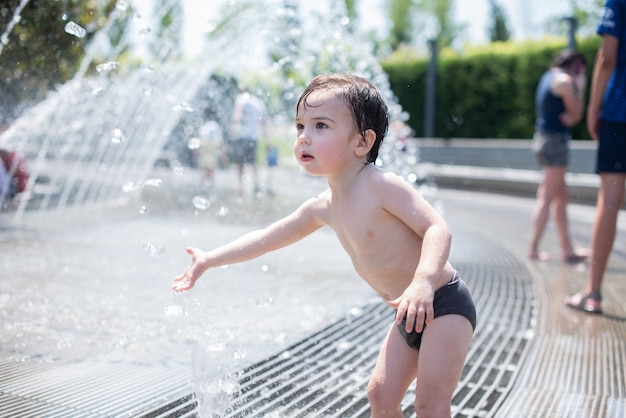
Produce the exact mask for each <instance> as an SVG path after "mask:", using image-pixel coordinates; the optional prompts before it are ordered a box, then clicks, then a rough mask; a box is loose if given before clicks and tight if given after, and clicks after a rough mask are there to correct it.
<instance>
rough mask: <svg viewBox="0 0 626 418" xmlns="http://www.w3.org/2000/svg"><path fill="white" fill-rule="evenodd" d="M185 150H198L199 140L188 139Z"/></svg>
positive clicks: (194, 138)
mask: <svg viewBox="0 0 626 418" xmlns="http://www.w3.org/2000/svg"><path fill="white" fill-rule="evenodd" d="M187 148H189V149H190V150H196V149H198V148H200V138H196V137H193V138H190V139H189V141H187Z"/></svg>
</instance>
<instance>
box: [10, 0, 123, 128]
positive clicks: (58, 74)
mask: <svg viewBox="0 0 626 418" xmlns="http://www.w3.org/2000/svg"><path fill="white" fill-rule="evenodd" d="M19 6H24V7H23V8H22V9H21V12H20V13H19V14H18V15H17V16H16V15H15V14H16V13H15V12H16V11H17V10H20V9H19ZM115 10H116V0H106V1H99V2H95V1H89V2H85V1H81V0H57V1H45V0H30V1H28V2H23V0H22V1H21V0H5V1H3V2H2V4H0V33H2V34H4V36H3V48H2V51H1V55H0V60H1V62H2V65H1V66H0V97H2V102H1V105H0V115H1V116H2V118H4V119H5V120H4V121H0V122H4V123H8V122H10V120H11V119H13V118H14V117H16V116H17V115H18V114H19V113H20V111H21V109H22V108H23V107H24V106H25V105H26V104H27V103H32V102H36V101H39V100H41V99H42V98H43V97H44V96H45V94H46V93H47V92H48V91H49V90H51V89H52V88H54V87H55V86H56V85H57V84H59V83H62V82H64V81H67V80H69V79H70V78H72V77H73V76H74V74H75V73H76V71H77V70H78V69H79V68H80V65H81V61H82V60H83V58H84V57H85V51H86V49H85V48H86V46H87V45H89V43H90V42H91V40H92V39H93V38H94V36H95V35H96V33H97V32H98V31H99V30H100V29H101V28H102V27H103V26H104V25H105V24H107V22H108V16H109V15H110V14H111V13H113V12H114V11H115ZM11 22H17V23H15V25H14V26H13V27H11ZM67 25H70V26H67ZM72 27H74V28H78V29H77V30H72V29H71V28H72ZM83 30H84V33H83V32H82V31H83Z"/></svg>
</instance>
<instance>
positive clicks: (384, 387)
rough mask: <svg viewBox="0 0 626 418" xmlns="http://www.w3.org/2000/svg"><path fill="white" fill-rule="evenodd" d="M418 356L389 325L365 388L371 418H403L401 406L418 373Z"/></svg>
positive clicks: (394, 327)
mask: <svg viewBox="0 0 626 418" xmlns="http://www.w3.org/2000/svg"><path fill="white" fill-rule="evenodd" d="M418 358H419V352H418V351H417V350H415V349H413V348H411V347H409V346H408V345H407V343H406V341H405V340H404V338H403V337H402V335H401V334H400V332H399V331H398V330H397V329H396V325H395V324H394V325H392V327H391V329H390V330H389V332H388V333H387V337H386V338H385V341H384V342H383V344H382V346H381V348H380V352H379V354H378V360H377V361H376V366H375V367H374V372H373V373H372V377H371V378H370V381H369V384H368V385H367V397H368V399H369V402H370V407H371V409H372V417H373V418H402V417H403V414H402V409H401V408H400V404H401V402H402V399H403V398H404V395H405V393H406V391H407V389H408V387H409V385H410V384H411V382H413V380H414V379H415V375H416V373H417V362H418Z"/></svg>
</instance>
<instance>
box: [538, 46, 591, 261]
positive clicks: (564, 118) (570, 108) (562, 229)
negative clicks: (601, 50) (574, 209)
mask: <svg viewBox="0 0 626 418" xmlns="http://www.w3.org/2000/svg"><path fill="white" fill-rule="evenodd" d="M585 69H586V61H585V58H584V57H583V55H582V54H581V53H580V52H578V51H576V50H572V49H568V50H565V51H562V52H561V53H559V54H558V55H557V56H556V58H555V59H554V61H553V62H552V66H551V68H550V69H549V70H548V71H546V73H545V74H544V75H543V76H542V77H541V80H540V81H539V85H538V86H537V91H536V94H535V107H536V112H537V119H536V127H535V135H534V138H533V145H532V149H533V152H534V154H535V156H536V157H537V162H538V163H539V166H540V167H541V168H542V170H543V181H542V183H541V184H540V185H539V187H538V189H537V205H536V206H535V210H534V212H533V223H532V235H531V240H530V247H529V249H528V258H530V259H531V260H546V259H548V258H549V254H548V253H545V252H541V251H539V242H540V241H541V237H542V236H543V233H544V231H545V228H546V225H547V223H548V218H549V216H550V209H551V206H552V205H553V204H554V222H555V224H556V229H557V232H558V235H559V244H560V247H561V260H562V261H564V262H566V263H576V262H579V261H583V260H584V259H585V258H586V254H581V253H577V252H576V251H575V250H574V247H573V245H572V242H571V239H570V236H569V228H568V220H567V204H568V201H569V192H568V190H567V184H565V173H566V171H567V165H568V163H569V141H570V139H571V136H572V131H571V128H572V126H574V125H575V124H577V123H578V122H579V121H580V120H581V118H582V115H583V109H584V97H585V88H586V86H587V80H586V78H585Z"/></svg>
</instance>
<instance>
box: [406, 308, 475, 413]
mask: <svg viewBox="0 0 626 418" xmlns="http://www.w3.org/2000/svg"><path fill="white" fill-rule="evenodd" d="M472 335H473V330H472V326H471V324H470V323H469V321H468V320H467V319H466V318H465V317H463V316H460V315H444V316H440V317H439V318H436V319H435V320H433V322H432V323H431V324H430V325H429V326H428V327H426V329H425V330H424V335H423V338H422V346H421V348H420V359H419V365H418V368H417V388H416V392H415V412H416V414H417V416H418V417H420V418H443V417H445V418H450V405H451V403H452V396H453V395H454V392H455V390H456V388H457V386H458V384H459V380H460V378H461V373H462V372H463V367H464V366H465V359H466V357H467V351H468V349H469V346H470V342H471V341H472Z"/></svg>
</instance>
